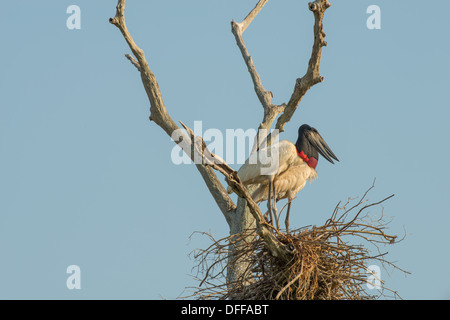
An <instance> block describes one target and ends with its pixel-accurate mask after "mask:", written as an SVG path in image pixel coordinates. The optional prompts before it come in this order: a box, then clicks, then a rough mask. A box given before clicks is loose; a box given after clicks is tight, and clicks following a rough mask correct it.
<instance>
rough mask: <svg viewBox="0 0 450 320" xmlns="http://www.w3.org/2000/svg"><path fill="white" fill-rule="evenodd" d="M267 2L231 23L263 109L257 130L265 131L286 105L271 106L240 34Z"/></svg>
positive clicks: (260, 0) (264, 1) (270, 100)
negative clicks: (242, 18) (240, 20)
mask: <svg viewBox="0 0 450 320" xmlns="http://www.w3.org/2000/svg"><path fill="white" fill-rule="evenodd" d="M267 2H268V0H259V2H258V3H257V4H256V6H255V8H254V9H253V10H252V11H251V12H250V13H249V14H248V15H247V17H246V18H245V19H244V20H243V21H242V22H241V23H238V22H235V21H232V22H231V31H232V32H233V34H234V37H235V39H236V43H237V45H238V47H239V49H240V51H241V54H242V57H243V58H244V61H245V64H246V65H247V69H248V72H249V73H250V76H251V78H252V81H253V85H254V89H255V93H256V95H257V97H258V99H259V101H260V102H261V105H262V107H263V109H264V117H263V121H262V122H261V124H260V125H259V129H266V130H268V129H270V127H271V126H272V123H273V121H274V120H275V119H276V117H277V116H278V115H279V114H280V113H282V112H283V111H284V108H285V107H286V105H285V104H282V105H274V104H272V98H273V94H272V92H271V91H267V90H266V89H264V86H263V84H262V82H261V78H260V76H259V74H258V72H257V71H256V68H255V64H254V63H253V59H252V57H251V56H250V54H249V52H248V50H247V47H246V46H245V43H244V40H243V39H242V33H243V32H244V31H245V29H247V27H248V26H249V25H250V23H251V22H252V21H253V19H254V18H255V17H256V16H257V15H258V13H259V12H260V11H261V9H262V8H263V7H264V5H265V4H266V3H267ZM259 145H260V143H255V146H254V147H253V150H255V149H256V148H257V146H259Z"/></svg>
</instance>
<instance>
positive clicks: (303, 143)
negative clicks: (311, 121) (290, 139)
mask: <svg viewBox="0 0 450 320" xmlns="http://www.w3.org/2000/svg"><path fill="white" fill-rule="evenodd" d="M295 146H296V147H297V151H298V152H299V153H300V152H301V151H303V153H304V154H305V155H306V156H307V157H308V158H316V159H317V160H319V153H320V154H321V155H322V156H323V157H324V158H325V159H327V160H328V161H329V162H331V163H334V162H333V159H334V160H336V161H339V159H338V158H337V157H336V156H335V155H334V153H333V151H331V149H330V147H329V146H328V145H327V143H326V142H325V140H324V139H323V138H322V136H321V135H320V134H319V132H318V131H317V130H316V129H315V128H313V127H310V126H309V125H307V124H304V125H302V126H300V128H298V139H297V142H296V143H295ZM332 158H333V159H332Z"/></svg>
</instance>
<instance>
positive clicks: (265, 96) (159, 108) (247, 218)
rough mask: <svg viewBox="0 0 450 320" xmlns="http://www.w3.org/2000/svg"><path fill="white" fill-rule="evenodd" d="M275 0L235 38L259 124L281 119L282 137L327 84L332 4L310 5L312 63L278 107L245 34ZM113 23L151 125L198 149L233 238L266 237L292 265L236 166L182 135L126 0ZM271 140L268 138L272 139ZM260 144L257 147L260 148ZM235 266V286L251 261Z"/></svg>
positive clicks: (237, 27)
mask: <svg viewBox="0 0 450 320" xmlns="http://www.w3.org/2000/svg"><path fill="white" fill-rule="evenodd" d="M268 1H269V0H259V1H258V3H257V4H256V6H255V8H254V9H253V10H252V11H251V12H250V13H249V14H248V15H247V16H246V17H245V19H244V20H243V21H242V22H235V21H232V22H231V30H232V32H233V34H234V36H235V39H236V43H237V45H238V47H239V50H240V51H241V53H242V57H243V59H244V62H245V64H246V66H247V68H248V71H249V73H250V76H251V78H252V81H253V84H254V89H255V93H256V95H257V97H258V99H259V101H260V103H261V105H262V107H263V117H262V121H261V122H260V124H259V129H266V130H267V132H268V131H269V129H270V128H271V127H272V125H273V123H274V122H275V120H277V121H276V124H275V129H277V130H278V132H279V133H281V132H283V131H284V126H285V125H286V123H288V122H289V121H290V120H291V118H292V116H293V114H294V112H295V111H296V109H297V107H298V105H299V103H300V101H301V100H302V98H303V96H304V95H305V94H306V92H307V91H308V90H309V89H310V88H311V87H312V86H314V85H315V84H317V83H319V82H322V81H324V78H323V77H322V76H321V75H320V61H321V57H322V48H323V47H324V46H326V44H327V43H326V41H325V35H326V34H325V32H324V31H323V17H324V14H325V11H326V10H327V9H328V8H329V7H330V5H331V4H330V3H329V1H328V0H315V1H312V2H310V3H309V4H308V7H309V10H310V11H311V12H312V13H313V15H314V28H313V31H314V42H313V47H312V53H311V58H310V60H309V64H308V68H307V71H306V73H305V74H304V75H303V76H302V77H299V78H298V79H296V80H295V83H294V88H293V92H292V95H291V97H290V98H289V101H288V102H287V103H282V104H280V105H276V104H273V103H272V98H273V94H272V92H270V91H267V90H266V89H265V88H264V86H263V84H262V81H261V78H260V76H259V74H258V72H257V71H256V67H255V65H254V62H253V60H252V58H251V56H250V54H249V52H248V50H247V48H246V46H245V43H244V40H243V37H242V36H243V33H244V32H245V30H246V29H247V28H248V27H249V26H250V24H251V22H252V21H253V19H254V18H255V17H256V16H257V15H258V13H259V12H260V11H261V9H262V8H263V7H264V6H265V5H266V4H267V2H268ZM109 21H110V23H112V24H113V25H115V26H116V27H117V28H118V29H119V30H120V32H121V33H122V35H123V37H124V39H125V41H126V42H127V44H128V45H129V47H130V49H131V52H132V53H133V56H134V57H133V56H132V55H126V57H127V58H128V59H129V60H130V62H131V63H132V64H133V65H134V66H135V67H136V68H137V70H138V71H139V73H140V75H141V79H142V83H143V85H144V88H145V91H146V93H147V96H148V99H149V101H150V117H149V119H150V121H153V122H155V123H156V124H157V125H158V126H160V127H161V128H162V129H163V130H164V131H165V132H166V133H167V134H168V135H169V136H170V137H173V136H174V133H175V132H176V133H177V137H179V139H178V140H175V142H176V143H177V144H179V145H180V146H181V147H182V148H183V149H184V150H193V151H194V152H190V153H189V154H190V156H191V159H192V160H194V158H195V157H196V156H200V157H201V160H202V161H201V162H200V163H198V161H197V162H195V161H194V163H196V168H197V170H198V171H199V172H200V174H201V176H202V178H203V180H204V182H205V183H206V185H207V187H208V189H209V192H210V193H211V195H212V196H213V198H214V200H215V201H216V203H217V206H218V207H219V209H220V211H221V212H222V214H223V215H224V217H225V219H226V221H227V223H228V225H229V228H230V234H231V235H239V234H241V233H242V232H243V231H244V230H248V229H252V228H253V229H255V230H256V235H254V236H255V237H260V238H261V239H262V240H263V241H264V244H265V246H267V248H268V250H269V252H270V253H271V254H272V256H274V257H276V258H278V259H281V260H285V261H288V260H289V259H290V258H291V257H292V254H293V250H295V249H293V248H292V246H287V245H285V244H283V243H282V242H280V240H279V239H277V237H276V236H275V235H274V233H273V232H272V226H271V225H269V224H267V223H266V221H265V219H264V217H263V215H262V213H261V210H260V208H259V206H258V205H257V204H256V203H255V202H254V201H253V200H252V198H251V196H250V194H251V191H252V190H250V189H247V188H246V187H245V186H244V185H243V184H242V183H241V181H240V179H239V177H238V175H237V172H236V171H235V170H233V169H232V168H230V167H229V166H228V165H227V164H226V163H225V162H224V161H223V160H222V159H219V158H218V157H216V156H215V155H214V154H212V153H211V152H210V151H209V150H208V149H207V147H206V145H205V143H204V141H203V139H202V138H201V137H197V136H194V133H193V131H192V130H191V129H190V128H188V127H187V126H186V125H184V124H183V123H182V122H181V121H180V124H181V126H182V127H183V128H184V129H185V130H186V132H187V134H186V133H184V132H182V130H181V128H180V127H179V126H178V125H177V124H176V123H175V121H174V120H173V119H172V118H171V117H170V115H169V113H168V111H167V109H166V107H165V105H164V101H163V97H162V94H161V91H160V89H159V85H158V82H157V80H156V77H155V75H154V74H153V72H152V71H151V70H150V67H149V64H148V62H147V60H146V58H145V54H144V52H143V51H142V49H140V48H139V47H138V45H137V44H136V43H135V42H134V40H133V38H132V36H131V34H130V32H129V31H128V29H127V26H126V23H125V0H119V1H118V4H117V7H116V15H115V17H113V18H111V19H110V20H109ZM269 138H270V137H268V139H269ZM256 147H257V145H255V146H254V147H253V149H255V148H256ZM216 171H218V172H220V173H221V174H222V175H224V176H225V180H226V182H227V183H228V185H229V186H231V188H232V189H233V191H234V192H235V193H236V194H237V195H238V196H239V198H238V202H237V204H235V203H234V202H233V201H232V199H231V198H230V196H229V195H228V193H227V191H226V189H225V187H224V186H223V184H222V183H221V181H220V180H219V178H218V176H217V174H216ZM233 246H235V247H238V246H239V241H237V242H234V244H233ZM233 261H235V263H234V265H233V266H230V267H229V270H228V281H229V282H230V283H232V282H233V280H234V279H236V278H239V277H240V278H241V279H242V274H243V273H245V272H246V270H247V266H246V264H248V261H247V260H246V259H245V258H242V259H234V260H233Z"/></svg>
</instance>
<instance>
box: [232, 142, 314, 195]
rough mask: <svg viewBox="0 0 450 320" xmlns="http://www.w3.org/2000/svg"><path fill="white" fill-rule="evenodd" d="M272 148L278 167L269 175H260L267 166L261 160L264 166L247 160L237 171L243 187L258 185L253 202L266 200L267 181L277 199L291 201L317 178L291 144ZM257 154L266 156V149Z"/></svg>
mask: <svg viewBox="0 0 450 320" xmlns="http://www.w3.org/2000/svg"><path fill="white" fill-rule="evenodd" d="M272 148H276V150H277V151H278V166H276V167H275V170H274V171H273V172H271V174H262V172H263V170H264V167H266V168H267V167H268V166H269V164H267V161H265V160H264V159H263V161H262V162H263V163H265V165H264V164H261V163H256V164H253V163H250V161H249V160H247V161H246V163H245V164H243V165H242V167H241V168H240V169H239V171H238V175H239V177H240V179H241V181H242V182H243V183H244V184H245V185H251V184H260V186H259V188H258V189H257V190H256V191H255V192H254V193H253V195H252V198H253V199H254V200H255V202H261V201H264V200H267V198H268V190H269V188H268V183H269V179H271V180H273V182H274V185H275V191H276V194H277V199H285V198H289V200H290V201H292V199H293V198H294V197H295V195H296V194H297V193H298V192H299V191H300V190H301V189H302V188H303V187H304V186H305V184H306V182H307V181H308V180H313V179H315V178H316V177H317V172H316V170H315V169H313V168H311V167H309V166H308V165H307V164H306V163H305V162H304V161H303V160H302V159H301V158H300V157H299V156H298V154H297V148H296V147H295V144H293V143H292V142H290V141H288V140H282V141H280V142H279V143H278V144H276V145H273V146H272ZM258 153H259V155H260V156H261V158H263V157H264V156H265V155H267V149H261V150H259V151H258ZM269 154H270V153H269ZM271 154H273V152H272V153H271ZM266 159H267V158H266ZM228 192H229V193H231V188H229V189H228Z"/></svg>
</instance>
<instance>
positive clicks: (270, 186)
mask: <svg viewBox="0 0 450 320" xmlns="http://www.w3.org/2000/svg"><path fill="white" fill-rule="evenodd" d="M271 198H272V182H271V181H270V179H269V197H268V198H267V209H268V210H269V215H270V223H271V224H272V225H273V220H274V219H273V213H272V205H271Z"/></svg>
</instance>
